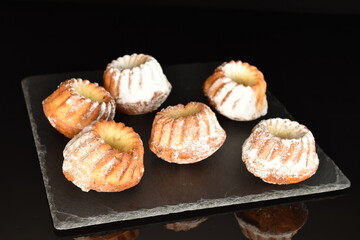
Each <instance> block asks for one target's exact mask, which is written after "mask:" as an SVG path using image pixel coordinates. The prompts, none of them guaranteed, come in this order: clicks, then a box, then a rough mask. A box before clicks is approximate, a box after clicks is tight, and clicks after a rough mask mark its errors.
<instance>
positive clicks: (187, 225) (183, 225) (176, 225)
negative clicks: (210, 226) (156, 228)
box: [165, 217, 208, 232]
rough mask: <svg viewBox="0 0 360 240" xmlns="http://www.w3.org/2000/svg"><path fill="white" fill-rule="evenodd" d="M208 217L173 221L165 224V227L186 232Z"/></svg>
mask: <svg viewBox="0 0 360 240" xmlns="http://www.w3.org/2000/svg"><path fill="white" fill-rule="evenodd" d="M207 219H208V218H207V217H202V218H198V219H194V220H188V221H181V222H173V223H167V224H165V228H166V229H169V230H172V231H175V232H181V231H183V232H186V231H189V230H191V229H194V228H197V227H198V226H199V225H200V224H201V223H203V222H205V221H206V220H207Z"/></svg>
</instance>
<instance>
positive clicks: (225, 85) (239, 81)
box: [203, 61, 268, 121]
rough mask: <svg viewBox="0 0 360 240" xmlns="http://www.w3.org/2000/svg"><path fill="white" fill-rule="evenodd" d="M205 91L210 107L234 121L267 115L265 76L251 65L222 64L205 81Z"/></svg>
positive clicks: (242, 63)
mask: <svg viewBox="0 0 360 240" xmlns="http://www.w3.org/2000/svg"><path fill="white" fill-rule="evenodd" d="M203 90H204V94H205V96H207V97H208V99H209V102H210V105H211V106H213V107H214V108H215V109H216V110H217V111H218V112H219V113H221V114H222V115H224V116H226V117H228V118H230V119H232V120H237V121H248V120H254V119H257V118H259V117H261V116H263V115H265V114H266V113H267V108H268V104H267V98H266V82H265V80H264V76H263V74H262V73H261V72H260V71H259V70H258V69H257V68H256V67H255V66H252V65H250V64H248V63H245V62H241V61H230V62H225V63H223V64H221V65H220V66H218V67H217V68H216V69H215V71H214V73H213V74H212V75H210V76H209V77H208V78H207V79H206V81H205V82H204V84H203Z"/></svg>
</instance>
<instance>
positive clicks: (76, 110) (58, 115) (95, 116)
mask: <svg viewBox="0 0 360 240" xmlns="http://www.w3.org/2000/svg"><path fill="white" fill-rule="evenodd" d="M42 105H43V111H44V113H45V116H46V117H47V119H48V120H49V122H50V124H51V125H52V126H53V127H54V128H55V129H56V130H57V131H59V132H60V133H62V134H63V135H65V136H66V137H68V138H72V137H73V136H75V135H76V134H78V133H79V132H80V131H81V130H82V129H83V128H84V127H86V126H88V125H89V124H91V123H92V122H93V121H99V120H112V119H113V118H114V116H115V110H116V107H115V101H114V99H113V97H112V96H111V95H110V93H109V92H108V91H106V90H105V89H104V88H103V87H101V86H99V85H98V84H97V83H91V82H90V81H89V80H83V79H81V78H72V79H69V80H66V81H64V82H62V83H60V85H59V86H58V88H57V89H56V90H55V91H54V92H53V93H52V94H51V95H50V96H48V97H47V98H46V99H44V100H43V101H42Z"/></svg>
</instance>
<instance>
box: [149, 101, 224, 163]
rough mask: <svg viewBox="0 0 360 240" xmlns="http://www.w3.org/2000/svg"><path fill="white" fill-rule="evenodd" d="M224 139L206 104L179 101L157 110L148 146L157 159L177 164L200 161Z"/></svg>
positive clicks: (214, 116)
mask: <svg viewBox="0 0 360 240" xmlns="http://www.w3.org/2000/svg"><path fill="white" fill-rule="evenodd" d="M225 138H226V133H225V131H224V130H223V129H222V127H221V126H220V124H219V122H218V120H217V118H216V115H215V113H214V112H213V111H212V110H211V109H210V108H209V107H208V106H207V105H205V104H203V103H200V102H190V103H188V104H187V105H186V106H184V105H182V104H178V105H176V106H169V107H167V108H165V109H162V110H161V111H160V112H158V113H157V114H156V116H155V118H154V121H153V124H152V130H151V136H150V140H149V146H150V149H151V151H153V152H154V153H155V154H156V155H157V156H158V157H159V158H161V159H163V160H165V161H168V162H172V163H179V164H186V163H194V162H198V161H201V160H203V159H205V158H207V157H209V156H210V155H212V154H213V153H214V152H215V151H217V150H218V149H219V148H220V147H221V146H222V144H223V143H224V141H225Z"/></svg>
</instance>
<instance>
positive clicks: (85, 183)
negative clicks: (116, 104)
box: [63, 121, 144, 192]
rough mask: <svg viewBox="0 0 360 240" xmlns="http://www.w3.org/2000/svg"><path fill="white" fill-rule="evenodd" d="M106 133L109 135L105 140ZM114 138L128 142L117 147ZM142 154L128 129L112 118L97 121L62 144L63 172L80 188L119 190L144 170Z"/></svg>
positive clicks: (136, 138)
mask: <svg viewBox="0 0 360 240" xmlns="http://www.w3.org/2000/svg"><path fill="white" fill-rule="evenodd" d="M102 133H104V134H105V135H102ZM106 134H108V135H109V134H110V135H113V136H111V138H109V139H110V140H109V139H107V137H106ZM104 136H105V137H104ZM116 141H118V142H121V144H122V145H124V144H130V145H129V146H125V147H126V148H124V149H119V148H120V147H119V146H120V144H118V145H116V144H115V142H116ZM109 142H110V143H109ZM143 155H144V147H143V144H142V141H141V139H140V136H139V135H138V134H137V133H136V132H135V131H134V130H133V129H132V128H130V127H127V126H125V125H124V124H123V123H116V122H114V121H98V122H95V123H93V124H91V125H89V126H88V127H86V128H84V129H83V131H81V132H80V133H79V134H77V135H76V136H75V137H74V138H73V139H72V140H71V141H70V142H69V143H68V144H67V145H66V147H65V149H64V163H63V173H64V175H65V177H66V178H67V179H68V180H69V181H71V182H73V183H74V184H75V185H76V186H78V187H80V188H81V189H82V190H83V191H89V190H95V191H98V192H118V191H123V190H125V189H128V188H131V187H133V186H135V185H137V184H138V183H139V182H140V180H141V178H142V176H143V173H144V163H143ZM80 163H81V164H80Z"/></svg>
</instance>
